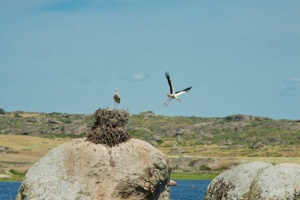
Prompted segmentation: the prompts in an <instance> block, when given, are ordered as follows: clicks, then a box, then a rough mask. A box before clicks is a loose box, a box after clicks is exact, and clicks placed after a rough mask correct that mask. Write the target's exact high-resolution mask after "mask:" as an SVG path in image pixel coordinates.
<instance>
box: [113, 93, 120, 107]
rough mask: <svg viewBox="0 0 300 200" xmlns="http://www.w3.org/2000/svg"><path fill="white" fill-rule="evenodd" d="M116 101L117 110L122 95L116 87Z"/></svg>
mask: <svg viewBox="0 0 300 200" xmlns="http://www.w3.org/2000/svg"><path fill="white" fill-rule="evenodd" d="M114 101H115V110H116V109H118V105H119V103H120V102H121V97H120V95H119V93H118V90H117V88H116V89H115V94H114Z"/></svg>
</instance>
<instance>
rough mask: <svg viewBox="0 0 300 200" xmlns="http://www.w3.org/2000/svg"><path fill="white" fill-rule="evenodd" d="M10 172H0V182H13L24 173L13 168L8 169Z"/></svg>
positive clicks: (21, 177) (19, 179)
mask: <svg viewBox="0 0 300 200" xmlns="http://www.w3.org/2000/svg"><path fill="white" fill-rule="evenodd" d="M9 172H10V173H3V172H2V173H1V172H0V177H1V178H0V182H15V181H21V180H23V178H24V176H25V173H24V172H20V171H17V170H14V169H11V170H9Z"/></svg>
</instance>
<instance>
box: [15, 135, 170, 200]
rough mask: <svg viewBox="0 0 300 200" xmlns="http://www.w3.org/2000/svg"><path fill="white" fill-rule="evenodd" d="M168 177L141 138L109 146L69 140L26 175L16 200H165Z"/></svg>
mask: <svg viewBox="0 0 300 200" xmlns="http://www.w3.org/2000/svg"><path fill="white" fill-rule="evenodd" d="M169 176H170V164H169V162H168V159H167V158H166V156H165V155H164V154H163V153H161V152H160V151H158V150H156V149H155V148H154V147H152V146H151V145H150V144H148V143H146V142H143V141H141V140H137V139H130V140H129V141H127V142H123V143H120V144H119V145H117V146H114V147H109V146H104V145H102V144H94V143H92V142H89V141H86V140H85V139H74V140H71V141H69V142H67V143H65V144H62V145H60V146H58V147H57V148H55V149H53V150H51V151H50V152H49V153H48V154H47V155H46V156H44V157H43V158H42V159H41V160H40V161H38V162H37V163H36V164H35V165H34V166H33V167H32V168H31V169H30V170H29V171H28V172H27V174H26V176H25V179H24V181H23V183H22V185H21V187H20V189H19V192H18V195H17V198H16V199H17V200H21V199H22V200H26V199H64V200H68V199H70V200H74V199H84V200H88V199H93V200H95V199H101V200H112V199H115V200H119V199H120V200H121V199H122V200H124V199H132V200H134V199H136V200H139V199H141V200H145V199H159V200H166V199H170V194H169V188H168V186H167V184H168V183H169V181H170V179H169Z"/></svg>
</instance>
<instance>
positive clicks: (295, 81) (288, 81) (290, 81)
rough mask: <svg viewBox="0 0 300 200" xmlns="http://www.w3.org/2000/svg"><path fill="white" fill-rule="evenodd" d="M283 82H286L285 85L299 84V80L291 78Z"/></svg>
mask: <svg viewBox="0 0 300 200" xmlns="http://www.w3.org/2000/svg"><path fill="white" fill-rule="evenodd" d="M284 82H286V83H300V78H298V77H292V78H288V79H286V80H285V81H284Z"/></svg>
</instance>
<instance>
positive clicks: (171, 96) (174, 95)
mask: <svg viewBox="0 0 300 200" xmlns="http://www.w3.org/2000/svg"><path fill="white" fill-rule="evenodd" d="M165 76H166V78H167V80H168V84H169V86H170V93H167V96H168V99H167V101H166V102H165V103H164V105H165V106H168V105H169V103H170V101H171V100H172V99H177V100H178V101H179V102H181V101H180V99H179V98H178V96H179V95H181V94H184V93H186V92H188V91H189V90H190V89H192V86H191V87H188V88H185V89H184V90H181V91H177V92H174V88H173V85H172V81H171V78H170V75H169V73H168V72H166V73H165Z"/></svg>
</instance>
